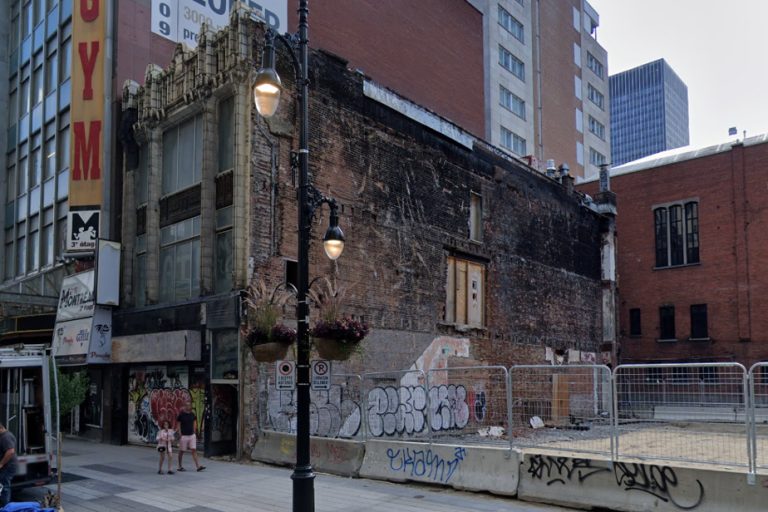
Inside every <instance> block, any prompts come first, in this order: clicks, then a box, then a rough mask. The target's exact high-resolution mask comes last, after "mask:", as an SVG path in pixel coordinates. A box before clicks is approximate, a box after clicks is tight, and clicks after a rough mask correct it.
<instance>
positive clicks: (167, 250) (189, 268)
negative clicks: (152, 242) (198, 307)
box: [160, 216, 200, 302]
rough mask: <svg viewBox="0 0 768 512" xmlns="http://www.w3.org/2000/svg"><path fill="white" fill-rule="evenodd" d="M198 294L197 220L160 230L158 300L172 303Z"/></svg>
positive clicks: (198, 246)
mask: <svg viewBox="0 0 768 512" xmlns="http://www.w3.org/2000/svg"><path fill="white" fill-rule="evenodd" d="M199 294H200V217H199V216H198V217H193V218H191V219H186V220H183V221H181V222H177V223H176V224H171V225H170V226H166V227H164V228H162V229H161V230H160V300H161V302H175V301H181V300H186V299H190V298H192V297H197V296H198V295H199Z"/></svg>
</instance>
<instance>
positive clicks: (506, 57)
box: [499, 45, 525, 82]
mask: <svg viewBox="0 0 768 512" xmlns="http://www.w3.org/2000/svg"><path fill="white" fill-rule="evenodd" d="M499 64H501V66H502V67H503V68H504V69H506V70H507V71H509V72H510V73H512V74H513V75H515V76H516V77H517V78H519V79H520V80H522V81H523V82H525V64H524V63H523V61H521V60H520V59H518V58H517V57H515V56H514V55H512V53H511V52H510V51H509V50H507V49H506V48H504V47H503V46H501V45H499Z"/></svg>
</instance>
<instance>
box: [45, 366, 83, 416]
mask: <svg viewBox="0 0 768 512" xmlns="http://www.w3.org/2000/svg"><path fill="white" fill-rule="evenodd" d="M56 371H57V374H58V379H59V406H60V407H61V411H62V414H61V416H60V417H64V416H66V415H67V414H69V413H70V412H71V411H72V409H74V408H75V407H77V406H79V405H80V404H82V403H83V402H84V401H85V395H86V393H87V392H88V374H87V373H86V372H84V371H79V372H72V373H63V372H62V371H61V370H60V369H58V368H57V369H56ZM53 383H54V380H53V369H51V411H52V412H53V417H54V418H55V417H56V389H55V386H54V385H53Z"/></svg>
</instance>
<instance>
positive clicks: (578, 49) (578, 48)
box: [573, 43, 581, 67]
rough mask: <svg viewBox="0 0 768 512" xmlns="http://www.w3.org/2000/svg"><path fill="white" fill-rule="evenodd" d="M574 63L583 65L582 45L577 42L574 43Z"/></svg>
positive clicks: (579, 65)
mask: <svg viewBox="0 0 768 512" xmlns="http://www.w3.org/2000/svg"><path fill="white" fill-rule="evenodd" d="M573 63H574V64H576V66H577V67H581V46H579V45H578V44H577V43H573Z"/></svg>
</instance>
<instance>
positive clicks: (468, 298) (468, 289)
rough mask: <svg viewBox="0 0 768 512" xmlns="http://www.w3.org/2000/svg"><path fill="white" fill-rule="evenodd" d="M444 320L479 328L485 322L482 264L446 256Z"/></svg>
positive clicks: (483, 271) (483, 270) (483, 268)
mask: <svg viewBox="0 0 768 512" xmlns="http://www.w3.org/2000/svg"><path fill="white" fill-rule="evenodd" d="M447 264H448V276H447V280H446V286H445V290H446V300H445V321H446V322H448V323H452V324H456V325H469V326H471V327H482V326H483V325H484V322H485V315H484V307H485V265H483V264H482V263H477V262H474V261H469V260H466V259H462V258H458V257H455V256H448V257H447Z"/></svg>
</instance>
